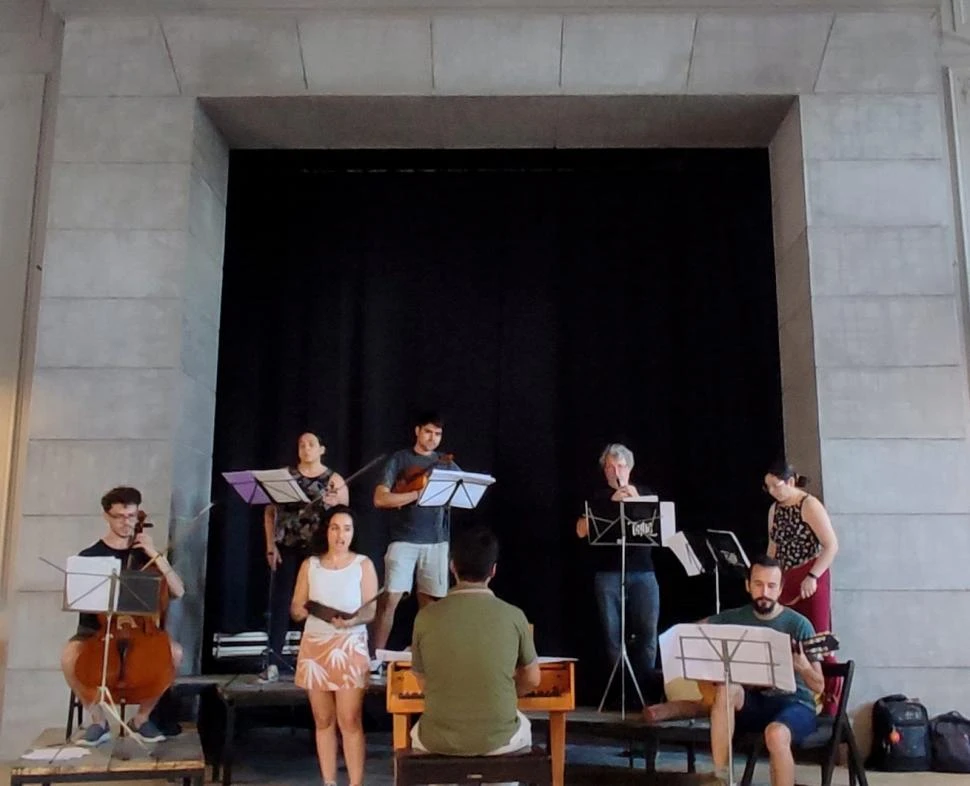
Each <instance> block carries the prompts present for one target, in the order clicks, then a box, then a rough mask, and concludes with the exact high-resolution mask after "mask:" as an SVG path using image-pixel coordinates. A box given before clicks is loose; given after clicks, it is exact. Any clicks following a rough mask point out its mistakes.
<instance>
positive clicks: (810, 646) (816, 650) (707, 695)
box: [697, 631, 839, 706]
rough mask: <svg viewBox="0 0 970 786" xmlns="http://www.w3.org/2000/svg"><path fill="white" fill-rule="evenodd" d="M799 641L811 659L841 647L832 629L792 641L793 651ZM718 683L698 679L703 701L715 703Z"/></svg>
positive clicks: (816, 658)
mask: <svg viewBox="0 0 970 786" xmlns="http://www.w3.org/2000/svg"><path fill="white" fill-rule="evenodd" d="M799 643H800V644H801V645H802V651H803V652H804V653H805V657H806V658H808V659H809V660H821V658H822V656H823V655H828V654H829V653H830V652H836V651H838V649H839V640H838V638H837V637H836V636H835V634H834V633H831V632H830V631H822V632H821V633H818V634H816V635H814V636H810V637H809V638H807V639H805V640H804V641H801V642H796V641H792V647H791V649H792V652H798V644H799ZM717 685H718V683H716V682H707V681H706V680H698V681H697V689H698V690H699V691H700V692H701V701H703V702H704V704H705V705H706V706H710V705H712V704H713V703H714V699H715V697H716V696H717Z"/></svg>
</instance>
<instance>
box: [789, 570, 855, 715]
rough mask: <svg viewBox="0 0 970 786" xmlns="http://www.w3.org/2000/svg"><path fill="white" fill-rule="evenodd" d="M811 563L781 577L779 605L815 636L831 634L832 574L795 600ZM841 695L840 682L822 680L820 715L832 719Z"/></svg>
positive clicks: (818, 581) (830, 655)
mask: <svg viewBox="0 0 970 786" xmlns="http://www.w3.org/2000/svg"><path fill="white" fill-rule="evenodd" d="M813 564H814V560H809V561H808V562H805V563H803V564H801V565H797V566H796V567H794V568H789V569H788V570H786V571H784V573H783V574H782V585H781V597H780V598H779V600H780V601H781V603H782V605H784V606H788V608H790V609H792V610H793V611H797V612H798V613H799V614H802V615H804V616H805V617H807V618H808V621H809V622H811V623H812V627H813V628H815V632H816V633H831V632H832V572H831V571H829V570H827V571H825V573H823V574H822V575H821V576H819V578H818V579H817V580H816V589H815V594H814V595H812V597H810V598H804V599H802V598H801V597H800V596H799V593H800V590H801V586H802V581H804V579H805V577H806V576H807V575H808V573H809V571H810V570H811V569H812V565H813ZM825 660H826V661H829V662H833V663H834V662H835V660H836V659H835V656H834V655H832V654H829V655H826V656H825ZM841 695H842V680H840V679H837V678H836V679H826V680H825V692H824V693H823V694H822V699H821V703H822V708H821V713H822V714H823V715H830V716H834V715H835V713H836V712H837V710H838V706H839V696H841Z"/></svg>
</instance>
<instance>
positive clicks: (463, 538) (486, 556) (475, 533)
mask: <svg viewBox="0 0 970 786" xmlns="http://www.w3.org/2000/svg"><path fill="white" fill-rule="evenodd" d="M451 562H452V564H453V565H454V566H455V574H456V575H457V576H458V578H459V579H460V580H461V581H475V582H479V581H485V580H486V579H488V578H490V577H491V575H492V568H494V567H495V563H496V562H498V540H497V539H496V537H495V535H494V534H493V533H492V531H491V530H490V529H489V528H488V527H483V526H477V525H476V526H473V527H469V528H468V529H466V530H462V531H460V532H457V533H456V534H455V537H454V538H453V539H452V542H451Z"/></svg>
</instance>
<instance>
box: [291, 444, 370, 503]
mask: <svg viewBox="0 0 970 786" xmlns="http://www.w3.org/2000/svg"><path fill="white" fill-rule="evenodd" d="M386 455H387V454H386V453H381V455H379V456H377V457H376V458H372V459H371V460H370V461H368V462H367V463H366V464H364V466H362V467H361V468H360V469H358V470H357V471H356V472H354V473H353V474H352V475H350V476H348V477H346V478H344V482H343V485H342V486H340V487H337V488H333V489H330V490H331V491H340V489H342V488H346V487H347V486H349V485H350V481H352V480H353V479H354V478H356V477H357V476H358V475H361V474H363V473H364V472H366V471H367V470H369V469H370V468H371V467H373V466H374V465H375V464H376V463H377V462H378V461H382V460H383V459H384V457H385V456H386ZM322 501H323V494H321V495H320V496H319V497H317V498H316V499H314V500H312V501H311V502H310V503H309V504H307V505H304V506H303V509H302V510H301V511H300V516H301V517H302V516H305V515H306V514H307V513H308V512H309V511H310V510H312V509H313V506H314V505H316V504H317V503H318V502H322Z"/></svg>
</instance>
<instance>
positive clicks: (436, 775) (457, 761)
mask: <svg viewBox="0 0 970 786" xmlns="http://www.w3.org/2000/svg"><path fill="white" fill-rule="evenodd" d="M509 782H517V783H528V784H533V786H548V785H549V784H551V783H552V757H551V756H550V755H549V753H548V752H546V750H545V749H544V748H532V749H530V750H524V751H522V752H520V753H507V754H505V755H504V756H440V755H438V754H435V753H421V752H419V751H415V750H412V749H410V748H401V749H399V750H396V751H394V785H395V786H426V785H427V784H429V783H453V784H476V785H477V784H482V783H509Z"/></svg>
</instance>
